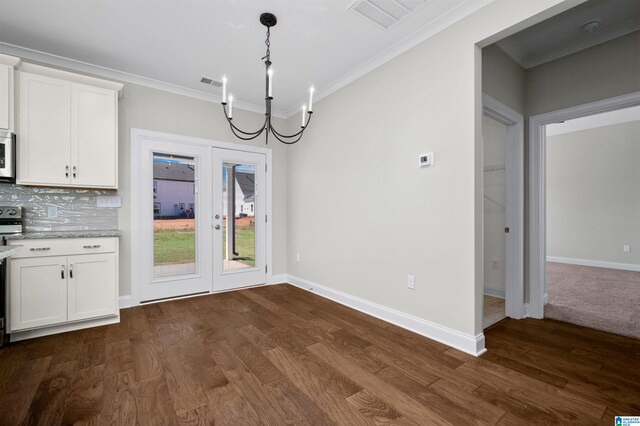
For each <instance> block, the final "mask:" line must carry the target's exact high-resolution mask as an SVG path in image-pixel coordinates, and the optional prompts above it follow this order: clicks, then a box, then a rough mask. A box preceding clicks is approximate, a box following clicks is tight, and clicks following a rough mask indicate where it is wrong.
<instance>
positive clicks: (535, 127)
mask: <svg viewBox="0 0 640 426" xmlns="http://www.w3.org/2000/svg"><path fill="white" fill-rule="evenodd" d="M636 105H640V92H635V93H630V94H628V95H622V96H616V97H613V98H608V99H602V100H599V101H595V102H590V103H587V104H583V105H577V106H572V107H569V108H563V109H559V110H557V111H551V112H547V113H544V114H539V115H534V116H532V117H530V118H529V307H528V310H529V312H528V314H529V316H532V317H534V318H542V317H544V302H545V292H546V271H547V268H546V258H547V255H546V253H547V235H546V232H547V223H546V164H545V163H546V161H545V155H546V154H545V152H546V146H545V145H546V131H545V126H546V125H547V124H551V123H557V122H560V121H566V120H571V119H574V118H580V117H585V116H588V115H593V114H599V113H603V112H608V111H614V110H617V109H623V108H628V107H632V106H636Z"/></svg>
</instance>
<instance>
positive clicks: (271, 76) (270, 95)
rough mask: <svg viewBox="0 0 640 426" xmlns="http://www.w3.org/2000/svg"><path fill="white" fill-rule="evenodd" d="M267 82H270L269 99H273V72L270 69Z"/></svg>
mask: <svg viewBox="0 0 640 426" xmlns="http://www.w3.org/2000/svg"><path fill="white" fill-rule="evenodd" d="M267 76H268V77H267V80H268V81H269V90H268V91H267V97H269V98H273V70H272V69H271V68H269V71H267Z"/></svg>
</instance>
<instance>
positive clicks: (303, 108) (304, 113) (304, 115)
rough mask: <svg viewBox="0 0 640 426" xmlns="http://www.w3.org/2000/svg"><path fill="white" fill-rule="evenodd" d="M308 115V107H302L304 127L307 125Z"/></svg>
mask: <svg viewBox="0 0 640 426" xmlns="http://www.w3.org/2000/svg"><path fill="white" fill-rule="evenodd" d="M306 115H307V106H306V105H302V127H304V126H305V124H306V120H305V118H306Z"/></svg>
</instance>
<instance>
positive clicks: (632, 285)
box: [544, 262, 640, 339]
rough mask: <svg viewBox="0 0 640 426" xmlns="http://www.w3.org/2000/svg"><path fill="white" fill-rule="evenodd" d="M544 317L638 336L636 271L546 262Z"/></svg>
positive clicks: (639, 316) (639, 281)
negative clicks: (546, 298)
mask: <svg viewBox="0 0 640 426" xmlns="http://www.w3.org/2000/svg"><path fill="white" fill-rule="evenodd" d="M547 291H548V293H549V302H548V303H547V305H545V307H544V316H545V318H551V319H556V320H559V321H564V322H569V323H572V324H577V325H582V326H585V327H589V328H595V329H596V330H603V331H608V332H611V333H615V334H620V335H623V336H630V337H635V338H637V339H640V272H632V271H621V270H617V269H606V268H594V267H590V266H577V265H567V264H563V263H552V262H548V263H547Z"/></svg>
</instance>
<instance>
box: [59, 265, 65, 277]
mask: <svg viewBox="0 0 640 426" xmlns="http://www.w3.org/2000/svg"><path fill="white" fill-rule="evenodd" d="M60 278H61V279H63V280H64V265H62V266H61V267H60Z"/></svg>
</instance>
